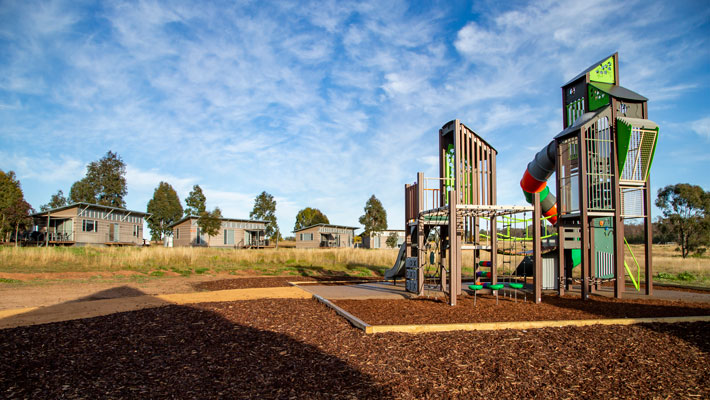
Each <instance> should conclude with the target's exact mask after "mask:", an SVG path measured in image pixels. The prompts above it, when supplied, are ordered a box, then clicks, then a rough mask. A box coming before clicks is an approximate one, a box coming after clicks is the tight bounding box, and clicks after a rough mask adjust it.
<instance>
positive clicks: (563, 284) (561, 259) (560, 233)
mask: <svg viewBox="0 0 710 400" xmlns="http://www.w3.org/2000/svg"><path fill="white" fill-rule="evenodd" d="M557 193H559V191H558V192H557ZM558 207H559V204H558ZM558 210H559V208H558ZM564 230H565V228H564V226H563V225H562V220H561V219H560V218H559V217H558V218H557V271H558V272H557V274H558V276H559V284H558V285H559V287H558V288H557V294H559V295H560V296H564V294H565V289H566V288H567V263H566V262H565V246H564V243H565V241H564Z"/></svg>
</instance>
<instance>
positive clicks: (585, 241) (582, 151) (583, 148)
mask: <svg viewBox="0 0 710 400" xmlns="http://www.w3.org/2000/svg"><path fill="white" fill-rule="evenodd" d="M585 136H586V135H585V132H584V126H582V127H581V128H580V130H579V134H578V135H577V140H578V141H579V146H578V147H579V169H578V170H579V176H578V178H579V219H580V221H579V222H580V228H581V230H580V237H581V243H580V244H581V253H582V263H581V265H580V267H581V268H582V288H581V292H582V299H584V300H586V299H588V298H589V215H588V210H587V143H586V140H585Z"/></svg>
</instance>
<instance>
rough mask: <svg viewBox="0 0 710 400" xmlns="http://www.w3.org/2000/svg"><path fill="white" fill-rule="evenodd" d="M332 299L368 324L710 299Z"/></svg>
mask: <svg viewBox="0 0 710 400" xmlns="http://www.w3.org/2000/svg"><path fill="white" fill-rule="evenodd" d="M333 302H334V303H335V304H337V305H338V306H340V307H341V308H343V309H345V310H346V311H348V312H349V313H351V314H353V315H355V316H356V317H358V318H360V319H361V320H363V321H364V322H367V323H368V324H370V325H406V324H452V323H474V322H503V321H554V320H566V319H601V318H644V317H680V316H691V315H692V316H697V315H710V303H688V302H679V301H665V300H646V299H643V300H633V299H613V298H606V297H601V296H591V297H590V299H589V300H587V301H582V300H580V298H579V296H563V297H558V296H543V298H542V303H540V304H535V303H533V302H531V301H530V299H529V298H528V301H527V302H523V297H522V296H520V298H519V299H518V301H517V302H515V301H514V300H513V299H511V298H509V297H502V296H500V297H499V301H498V304H496V299H495V296H493V295H485V296H478V298H477V299H476V305H475V306H474V304H473V303H474V299H473V297H470V296H459V298H458V299H457V305H456V306H454V307H451V306H449V305H448V304H446V302H445V301H444V300H442V299H427V298H419V299H412V300H406V301H405V300H335V301H333Z"/></svg>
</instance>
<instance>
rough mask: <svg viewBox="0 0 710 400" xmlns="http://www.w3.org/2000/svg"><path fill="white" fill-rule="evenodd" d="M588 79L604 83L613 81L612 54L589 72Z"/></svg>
mask: <svg viewBox="0 0 710 400" xmlns="http://www.w3.org/2000/svg"><path fill="white" fill-rule="evenodd" d="M589 80H590V81H595V82H604V83H616V82H614V56H611V57H609V58H607V59H606V60H605V61H604V62H603V63H601V64H599V65H597V67H596V68H594V69H593V70H591V71H590V72H589Z"/></svg>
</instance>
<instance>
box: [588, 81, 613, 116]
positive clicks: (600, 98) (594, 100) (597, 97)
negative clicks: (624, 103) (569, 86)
mask: <svg viewBox="0 0 710 400" xmlns="http://www.w3.org/2000/svg"><path fill="white" fill-rule="evenodd" d="M587 89H588V92H589V111H594V110H598V109H600V108H602V107H604V106H606V105H608V104H609V95H608V94H606V93H605V92H604V91H602V90H599V88H598V87H595V86H594V85H592V84H590V85H589V86H587Z"/></svg>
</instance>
